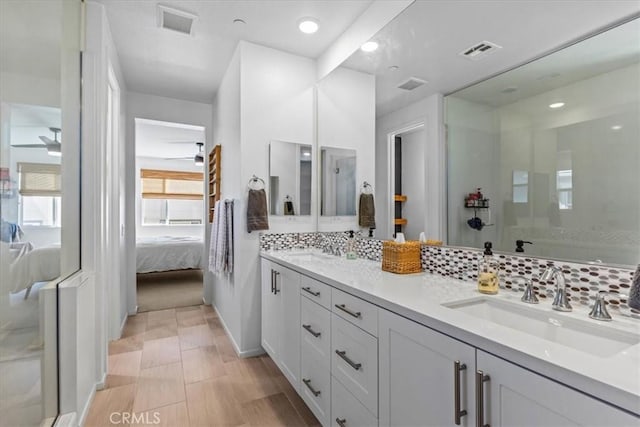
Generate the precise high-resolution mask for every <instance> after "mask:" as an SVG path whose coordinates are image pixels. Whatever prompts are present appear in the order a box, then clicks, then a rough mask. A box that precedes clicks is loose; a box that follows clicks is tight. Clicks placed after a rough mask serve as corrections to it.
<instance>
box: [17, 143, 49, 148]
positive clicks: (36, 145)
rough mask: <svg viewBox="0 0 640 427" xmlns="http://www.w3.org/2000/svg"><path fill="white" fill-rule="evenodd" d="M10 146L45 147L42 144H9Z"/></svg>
mask: <svg viewBox="0 0 640 427" xmlns="http://www.w3.org/2000/svg"><path fill="white" fill-rule="evenodd" d="M11 146H12V147H22V148H47V146H46V145H44V144H16V145H13V144H11Z"/></svg>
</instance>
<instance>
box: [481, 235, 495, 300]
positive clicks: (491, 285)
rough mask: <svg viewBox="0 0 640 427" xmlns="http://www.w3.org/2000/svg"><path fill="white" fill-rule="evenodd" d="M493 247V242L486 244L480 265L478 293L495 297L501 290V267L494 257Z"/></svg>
mask: <svg viewBox="0 0 640 427" xmlns="http://www.w3.org/2000/svg"><path fill="white" fill-rule="evenodd" d="M491 246H492V245H491V242H485V243H484V255H483V257H482V259H481V260H480V263H479V264H478V292H480V293H483V294H491V295H493V294H497V293H498V289H500V287H499V285H500V282H499V278H498V270H499V268H500V265H499V263H498V260H496V259H495V258H494V257H493V252H492V251H491Z"/></svg>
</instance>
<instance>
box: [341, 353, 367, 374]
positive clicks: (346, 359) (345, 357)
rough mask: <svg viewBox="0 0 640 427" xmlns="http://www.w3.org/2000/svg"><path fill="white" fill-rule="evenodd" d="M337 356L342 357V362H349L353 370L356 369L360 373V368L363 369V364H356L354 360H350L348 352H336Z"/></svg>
mask: <svg viewBox="0 0 640 427" xmlns="http://www.w3.org/2000/svg"><path fill="white" fill-rule="evenodd" d="M336 354H337V355H338V356H340V357H341V358H342V360H344V361H345V362H347V363H348V364H349V365H350V366H351V367H352V368H353V369H355V370H356V371H359V370H360V368H362V363H356V362H354V361H353V360H351V359H349V358H348V357H347V352H346V351H340V350H336Z"/></svg>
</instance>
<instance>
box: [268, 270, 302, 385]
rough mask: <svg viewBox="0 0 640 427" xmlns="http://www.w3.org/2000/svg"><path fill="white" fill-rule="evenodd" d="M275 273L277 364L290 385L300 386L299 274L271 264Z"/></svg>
mask: <svg viewBox="0 0 640 427" xmlns="http://www.w3.org/2000/svg"><path fill="white" fill-rule="evenodd" d="M272 265H273V269H274V271H275V279H276V286H275V292H276V295H277V297H278V299H279V304H280V309H279V313H278V314H279V316H280V323H279V326H278V334H279V336H280V347H279V353H280V354H279V356H278V358H279V362H280V369H281V370H282V373H283V374H284V375H285V377H287V379H288V380H289V382H291V385H293V387H294V388H295V389H296V390H298V389H299V386H300V333H301V332H300V298H301V297H300V274H298V273H296V272H295V271H293V270H289V269H288V268H284V267H280V266H278V265H275V264H272Z"/></svg>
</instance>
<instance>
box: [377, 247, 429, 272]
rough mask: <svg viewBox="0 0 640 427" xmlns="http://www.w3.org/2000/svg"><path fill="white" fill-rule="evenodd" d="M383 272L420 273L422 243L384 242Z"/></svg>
mask: <svg viewBox="0 0 640 427" xmlns="http://www.w3.org/2000/svg"><path fill="white" fill-rule="evenodd" d="M382 270H383V271H389V272H391V273H397V274H410V273H420V272H421V271H422V265H421V262H420V242H418V241H409V242H406V243H396V242H394V241H392V240H385V241H384V242H382Z"/></svg>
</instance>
